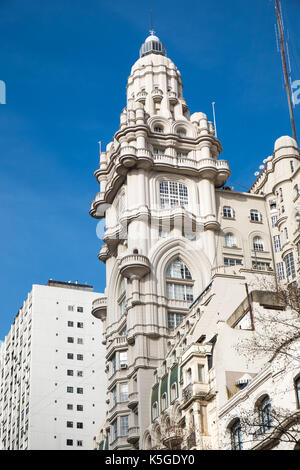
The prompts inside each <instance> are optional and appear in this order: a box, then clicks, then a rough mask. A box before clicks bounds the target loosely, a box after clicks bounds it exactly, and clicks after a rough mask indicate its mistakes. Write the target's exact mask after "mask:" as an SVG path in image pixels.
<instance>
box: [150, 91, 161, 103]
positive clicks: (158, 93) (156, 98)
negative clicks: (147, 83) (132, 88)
mask: <svg viewBox="0 0 300 470" xmlns="http://www.w3.org/2000/svg"><path fill="white" fill-rule="evenodd" d="M151 95H152V98H153V100H154V101H157V102H159V101H161V100H162V98H163V91H162V90H160V88H154V90H152V93H151Z"/></svg>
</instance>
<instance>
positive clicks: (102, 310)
mask: <svg viewBox="0 0 300 470" xmlns="http://www.w3.org/2000/svg"><path fill="white" fill-rule="evenodd" d="M106 309H107V297H99V298H98V299H95V300H94V301H93V303H92V315H94V317H96V318H100V320H105V318H106Z"/></svg>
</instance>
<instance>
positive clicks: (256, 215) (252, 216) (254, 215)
mask: <svg viewBox="0 0 300 470" xmlns="http://www.w3.org/2000/svg"><path fill="white" fill-rule="evenodd" d="M250 220H251V222H260V221H261V219H260V214H259V212H258V211H257V210H255V209H252V210H251V211H250Z"/></svg>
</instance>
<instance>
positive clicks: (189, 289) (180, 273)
mask: <svg viewBox="0 0 300 470" xmlns="http://www.w3.org/2000/svg"><path fill="white" fill-rule="evenodd" d="M166 277H167V297H168V299H174V300H187V301H190V302H192V301H193V281H192V275H191V273H190V271H189V269H188V267H187V266H186V265H185V264H184V263H183V262H182V261H181V259H180V258H177V259H175V260H174V261H172V262H171V263H170V264H169V266H168V268H167V272H166Z"/></svg>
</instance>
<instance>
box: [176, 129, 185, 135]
mask: <svg viewBox="0 0 300 470" xmlns="http://www.w3.org/2000/svg"><path fill="white" fill-rule="evenodd" d="M176 134H178V135H179V136H180V137H185V136H186V130H185V129H183V128H182V127H180V128H179V129H177V130H176Z"/></svg>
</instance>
